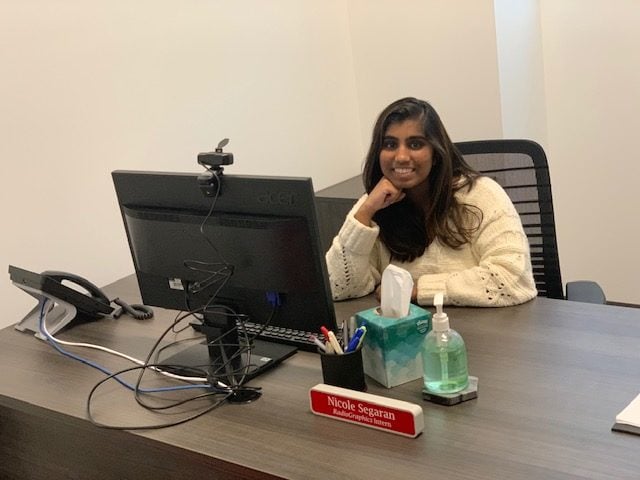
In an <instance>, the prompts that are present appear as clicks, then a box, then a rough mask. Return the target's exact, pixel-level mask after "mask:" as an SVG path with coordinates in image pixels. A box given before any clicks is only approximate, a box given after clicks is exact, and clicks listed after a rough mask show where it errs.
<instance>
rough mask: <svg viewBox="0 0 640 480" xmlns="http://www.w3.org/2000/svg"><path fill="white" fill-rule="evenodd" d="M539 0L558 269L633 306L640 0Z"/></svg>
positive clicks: (638, 220)
mask: <svg viewBox="0 0 640 480" xmlns="http://www.w3.org/2000/svg"><path fill="white" fill-rule="evenodd" d="M540 4H541V20H542V32H543V35H542V39H543V51H544V71H545V91H546V110H547V124H548V133H549V138H548V155H549V162H550V167H551V175H552V182H553V195H554V203H555V206H556V224H557V227H558V241H559V248H560V260H561V268H562V273H563V276H564V279H565V280H577V279H583V278H588V279H595V280H597V281H598V282H599V283H600V284H601V285H602V286H603V287H604V289H605V292H606V294H607V297H608V299H610V300H614V301H620V302H629V303H636V304H640V253H638V246H637V245H638V238H639V237H640V214H639V213H638V205H639V204H640V202H639V201H638V197H637V195H636V194H635V193H636V191H637V189H638V178H640V153H639V150H638V146H637V137H638V132H640V115H639V112H640V54H639V46H640V28H638V26H639V25H640V2H638V1H637V0H615V1H607V0H561V1H558V0H541V2H540Z"/></svg>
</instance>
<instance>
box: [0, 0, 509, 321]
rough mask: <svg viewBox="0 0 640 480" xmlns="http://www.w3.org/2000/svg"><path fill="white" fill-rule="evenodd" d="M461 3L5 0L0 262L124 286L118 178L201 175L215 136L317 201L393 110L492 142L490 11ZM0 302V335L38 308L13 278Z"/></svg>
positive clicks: (0, 286) (495, 124) (350, 171)
mask: <svg viewBox="0 0 640 480" xmlns="http://www.w3.org/2000/svg"><path fill="white" fill-rule="evenodd" d="M458 5H459V4H456V5H453V4H449V2H445V1H426V2H425V1H415V2H406V3H403V4H402V5H398V3H397V2H395V1H391V0H389V1H377V2H366V3H365V2H361V1H347V0H333V1H323V2H300V1H298V0H277V1H274V0H271V1H263V0H253V1H245V2H228V1H222V0H219V1H211V2H200V1H195V0H186V1H184V2H181V3H180V5H179V8H178V7H177V6H176V4H175V2H173V1H167V0H164V1H155V0H154V1H150V0H139V1H136V2H123V1H119V2H113V1H94V2H83V1H80V0H66V1H59V2H48V1H44V0H43V1H39V2H38V1H28V2H25V1H22V0H20V1H18V0H11V1H5V2H3V3H2V5H1V6H0V22H1V24H0V45H1V50H0V63H1V64H2V65H3V66H4V67H5V68H4V71H3V78H2V88H3V89H2V93H1V94H2V105H3V109H2V112H1V113H0V115H1V117H0V118H1V120H0V121H1V124H0V131H2V136H3V138H2V142H0V149H1V150H0V154H1V155H2V161H3V175H2V180H1V181H2V188H1V191H2V200H3V202H2V204H3V217H4V221H5V225H7V226H8V227H7V228H5V235H4V236H3V238H2V240H0V242H1V249H0V265H7V264H9V263H12V264H15V265H19V266H23V267H25V268H30V269H32V270H35V271H41V270H45V269H61V270H67V271H71V272H75V273H78V274H81V275H84V276H86V277H88V278H90V279H91V280H93V281H94V282H95V283H98V284H104V283H107V282H109V281H112V280H114V279H116V278H119V277H120V276H122V275H124V274H127V273H130V272H132V271H133V267H132V264H131V260H130V258H129V252H128V249H127V245H126V239H125V237H124V232H123V227H122V224H121V219H120V218H119V212H118V209H117V205H116V201H115V195H114V192H113V187H112V185H111V179H110V177H109V174H110V172H111V171H112V170H113V169H116V168H127V169H158V170H177V171H197V170H198V168H197V165H196V164H195V158H196V154H197V153H198V152H199V151H203V150H209V149H211V148H212V147H213V146H214V145H215V144H216V143H217V142H218V140H220V139H221V138H223V137H229V138H231V143H230V145H229V149H230V151H232V152H233V153H234V154H235V161H236V163H235V165H234V166H233V167H229V168H228V170H227V171H228V172H236V173H256V174H269V173H273V174H283V175H305V176H311V177H313V179H314V184H315V186H316V188H322V187H324V186H327V185H330V184H332V183H335V182H337V181H339V180H342V179H344V178H346V177H348V176H352V175H355V174H357V173H358V172H359V170H360V166H361V161H362V157H363V155H364V147H363V144H364V143H367V142H368V135H369V130H370V128H371V124H372V123H373V118H374V116H375V115H376V114H377V113H378V111H379V110H380V109H381V108H382V107H383V106H384V105H385V104H386V103H388V102H389V101H391V100H393V99H395V98H397V97H399V96H405V95H417V96H423V97H425V98H428V99H430V100H431V101H433V103H434V105H435V106H436V107H437V108H439V110H440V111H441V113H442V115H443V117H444V119H445V122H447V123H448V125H449V127H450V130H451V131H452V134H455V135H456V136H457V137H459V138H481V137H484V136H487V135H489V136H499V134H500V131H501V130H500V112H499V111H500V107H499V94H498V85H497V63H496V62H497V60H496V52H495V36H494V35H493V34H492V30H493V20H492V18H493V17H492V2H491V1H490V0H483V1H477V0H467V1H465V2H464V8H465V9H466V10H468V15H464V16H462V17H460V16H459V15H458V8H459V7H458ZM408 11H413V14H408V13H407V12H408ZM391 13H392V15H391V16H392V17H393V18H394V19H395V20H394V22H393V24H390V25H386V23H387V20H388V19H389V18H390V14H391ZM453 25H456V27H457V28H456V29H453V28H452V26H453ZM460 31H464V32H472V33H473V35H471V36H469V35H467V34H465V35H461V34H460ZM382 48H383V49H384V55H381V54H380V53H381V52H380V49H382ZM354 57H355V58H354ZM461 57H468V58H469V65H464V62H463V64H460V62H459V59H460V58H461ZM460 67H461V68H462V70H460ZM457 72H460V73H457ZM469 78H472V79H473V81H469ZM0 292H1V294H2V298H3V299H6V300H5V301H3V304H2V308H1V312H2V314H3V316H2V318H1V319H0V325H7V324H9V323H12V322H13V321H15V319H16V318H17V317H18V316H19V315H21V314H22V313H24V312H25V311H26V310H27V308H28V307H29V306H30V305H32V300H31V299H30V298H29V297H27V296H26V295H25V294H24V293H22V292H20V291H19V290H18V289H16V288H15V287H13V286H11V285H10V283H9V282H8V281H4V282H0Z"/></svg>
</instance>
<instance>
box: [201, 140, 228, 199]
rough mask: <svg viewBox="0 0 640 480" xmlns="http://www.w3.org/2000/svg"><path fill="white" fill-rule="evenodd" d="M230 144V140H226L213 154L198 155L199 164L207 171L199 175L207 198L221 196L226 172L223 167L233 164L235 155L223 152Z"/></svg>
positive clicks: (222, 141) (219, 144)
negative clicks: (223, 177)
mask: <svg viewBox="0 0 640 480" xmlns="http://www.w3.org/2000/svg"><path fill="white" fill-rule="evenodd" d="M228 143H229V139H228V138H224V139H222V140H221V141H220V143H218V146H217V147H216V149H215V150H214V151H213V152H205V153H199V154H198V163H199V164H200V165H202V166H204V168H206V169H207V171H206V172H205V173H201V174H200V175H198V184H199V186H200V190H201V191H202V193H203V194H204V196H206V197H216V196H218V195H220V194H221V189H222V174H223V170H224V168H223V167H222V166H223V165H232V164H233V153H229V152H223V151H222V149H223V148H224V147H225V146H226V145H227V144H228Z"/></svg>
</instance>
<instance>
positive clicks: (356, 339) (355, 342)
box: [345, 327, 366, 353]
mask: <svg viewBox="0 0 640 480" xmlns="http://www.w3.org/2000/svg"><path fill="white" fill-rule="evenodd" d="M365 332H366V330H365V329H363V328H362V327H359V328H358V329H357V330H356V333H355V334H354V335H353V337H351V340H350V341H349V346H348V347H347V350H346V351H345V353H348V352H353V351H355V350H357V348H358V346H359V345H360V340H361V339H362V336H363V335H364V334H365Z"/></svg>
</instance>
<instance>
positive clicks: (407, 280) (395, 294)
mask: <svg viewBox="0 0 640 480" xmlns="http://www.w3.org/2000/svg"><path fill="white" fill-rule="evenodd" d="M412 292H413V278H411V274H410V273H409V272H407V271H406V270H404V269H402V268H400V267H396V266H395V265H389V266H388V267H387V268H385V269H384V272H382V286H381V288H380V293H381V302H380V310H381V313H382V316H383V317H388V318H402V317H406V316H407V315H408V314H409V304H410V303H411V293H412Z"/></svg>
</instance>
